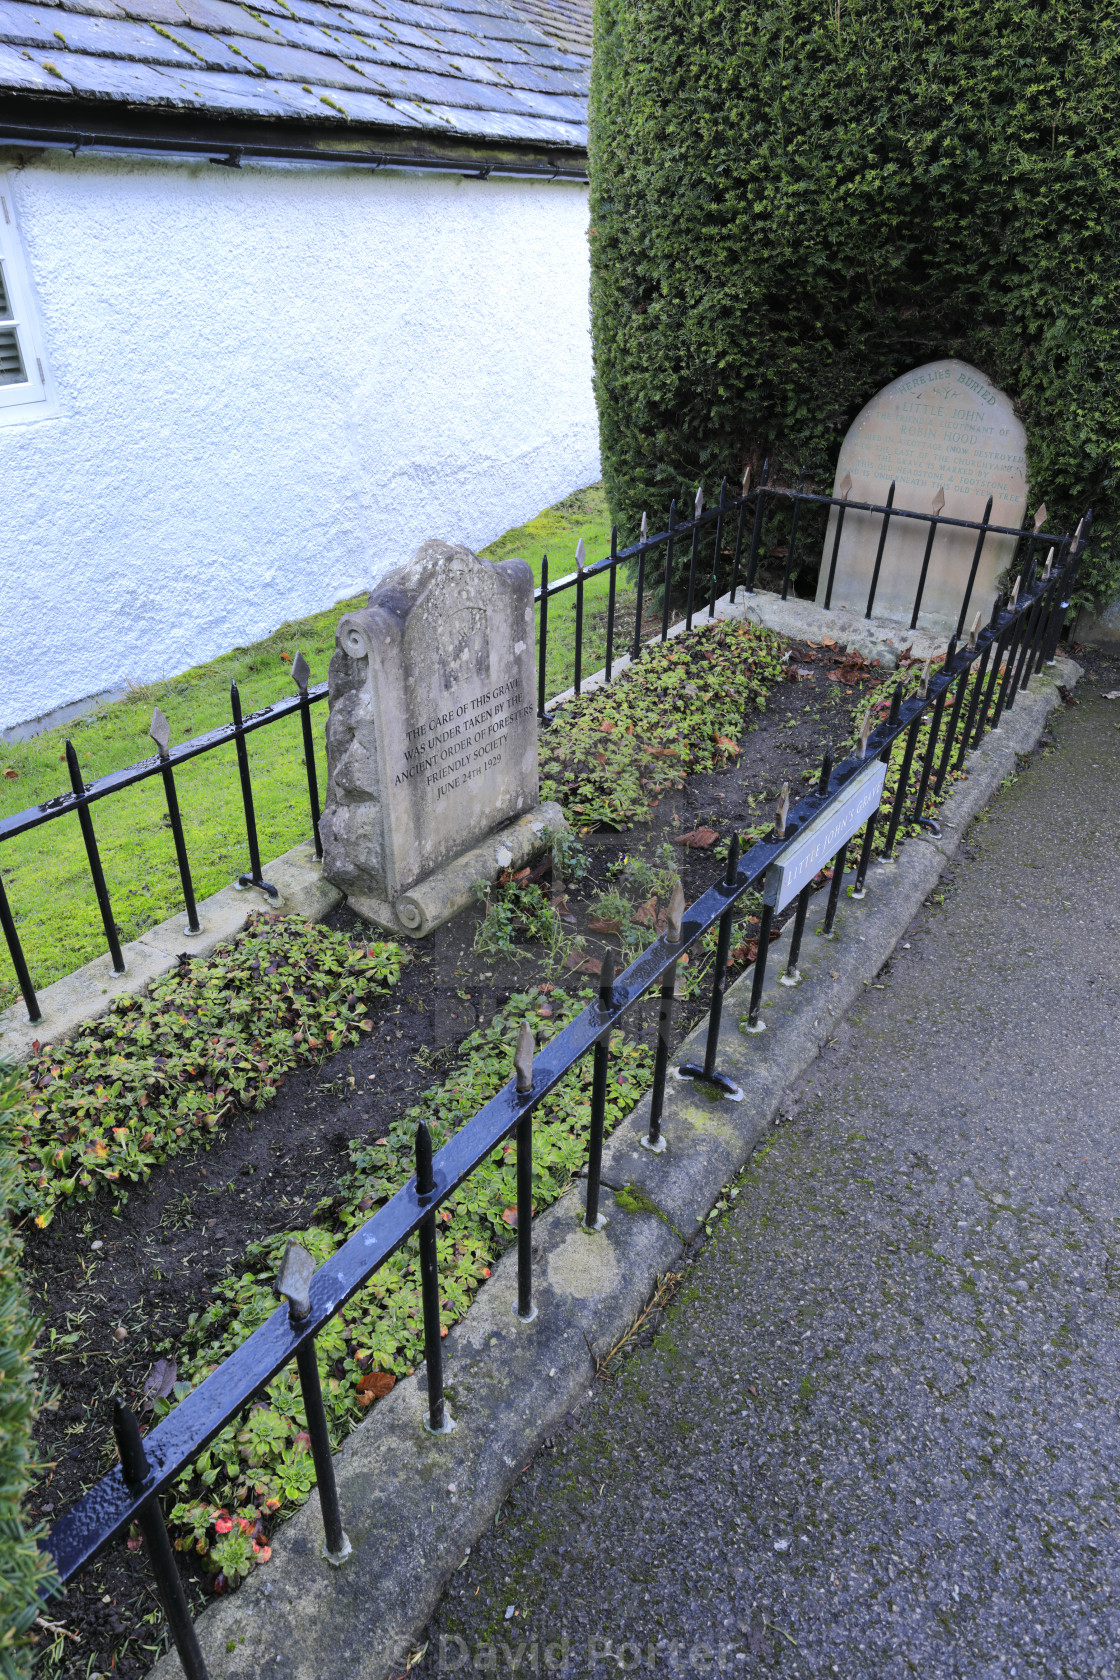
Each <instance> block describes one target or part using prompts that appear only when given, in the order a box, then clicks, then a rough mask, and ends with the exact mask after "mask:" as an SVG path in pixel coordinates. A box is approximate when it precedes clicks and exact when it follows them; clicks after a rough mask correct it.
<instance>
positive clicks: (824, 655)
mask: <svg viewBox="0 0 1120 1680" xmlns="http://www.w3.org/2000/svg"><path fill="white" fill-rule="evenodd" d="M792 646H793V649H794V663H800V664H801V666H802V669H806V668H808V669H811V670H812V672H813V675H812V676H811V677H804V678H803V679H802V680H799V681H796V682H787V681H782V682H779V683H778V684H777V685H776V686H775V688H774V689H773V690H772V692H771V694H770V697H769V699H768V702H767V706H766V710H765V711H764V712H762V713H759V714H752V716H751V718H750V719H748V720H747V721H748V726H747V727H746V728H745V729H744V732H743V734H742V736H741V745H742V749H743V750H742V753H741V757H740V758H739V760H738V762H737V763H734V764H728V765H727V766H726V767H724V768H721V769H718V770H715V771H713V772H710V773H708V774H698V775H692V776H690V777H688V778H687V780H686V782H685V785H684V786H683V787H682V788H680V789H679V790H676V791H673V792H670V793H668V794H666V795H665V796H664V797H662V798H661V799H660V801H659V803H658V804H657V806H656V809H655V810H654V811H653V813H652V817H651V820H650V821H648V822H644V823H641V824H638V825H636V826H635V827H633V828H630V829H628V830H626V831H623V832H611V831H608V830H603V829H600V830H597V831H595V832H590V833H585V834H584V835H582V836H581V844H582V846H583V848H584V850H585V852H586V856H587V873H586V875H585V876H584V878H583V879H581V880H578V881H569V882H568V883H567V906H566V911H565V913H566V914H567V915H569V916H571V917H573V918H574V926H573V925H572V924H571V923H566V924H565V927H564V931H565V933H566V934H573V933H579V934H582V935H584V937H585V942H586V950H585V952H584V953H583V954H584V955H586V956H588V957H590V958H592V959H594V958H595V957H598V956H601V954H602V952H603V951H604V950H605V948H606V946H607V944H609V943H611V942H612V941H611V940H610V936H609V935H603V934H596V933H594V932H589V931H588V926H587V924H588V922H589V920H591V919H592V917H593V906H594V905H595V904H596V903H597V901H598V900H599V899H600V898H601V897H602V895H604V894H606V893H607V892H608V891H609V890H610V889H611V888H612V887H614V886H616V885H617V882H618V868H617V866H618V865H619V864H620V861H621V860H622V859H623V858H627V857H628V858H631V859H633V858H635V857H637V858H640V859H643V860H645V862H646V863H648V864H650V865H654V864H655V863H658V862H660V861H663V857H662V860H658V853H659V851H662V853H663V848H664V847H665V846H666V844H667V843H672V842H674V841H675V840H676V839H677V838H678V837H679V836H680V835H682V834H685V833H689V832H692V831H695V830H697V829H699V828H701V827H710V828H712V829H714V830H715V831H716V833H717V835H718V836H719V838H720V839H721V840H724V841H726V840H727V839H728V837H729V836H730V835H731V834H732V832H734V831H735V830H736V829H738V830H739V831H740V832H742V831H743V830H745V829H747V828H749V827H751V826H752V825H754V824H757V823H759V822H761V821H764V820H766V819H767V818H768V816H769V814H770V812H771V810H772V807H773V804H774V802H775V800H776V798H777V795H778V791H779V789H780V787H781V784H782V782H783V781H784V780H788V781H789V782H790V784H791V797H792V798H793V799H796V798H797V797H798V796H799V795H800V794H801V793H803V792H804V791H806V789H807V788H808V786H809V785H810V784H811V783H812V782H813V780H815V778H816V775H817V773H818V770H819V765H820V762H821V758H822V755H823V753H824V752H825V751H826V750H829V749H833V748H838V747H839V746H840V744H841V743H842V742H843V741H844V740H845V739H846V738H847V737H848V736H849V735H850V733H851V731H852V727H853V719H855V718H856V717H857V716H861V715H862V712H863V710H864V709H865V708H866V704H867V700H866V696H867V695H868V693H869V692H871V691H872V689H873V688H874V687H875V686H876V685H877V683H878V682H879V681H880V680H881V679H882V677H883V675H884V673H882V672H881V671H879V670H878V669H877V668H873V669H869V670H868V672H867V673H866V675H865V676H864V677H862V679H861V678H859V677H852V678H851V679H850V680H839V681H836V680H829V667H830V666H831V667H832V668H833V674H834V675H835V673H836V671H838V670H839V667H840V666H841V664H842V657H841V656H840V654H839V652H838V651H836V652H835V653H832V652H830V651H828V650H820V649H817V650H816V653H815V662H814V655H813V653H812V652H811V651H810V650H809V649H807V648H805V647H804V646H799V645H798V644H792ZM543 745H544V744H543V743H542V751H543ZM716 850H718V847H716V846H714V845H713V847H712V848H711V849H708V850H693V849H690V848H688V847H685V846H683V845H673V847H672V852H673V859H674V863H675V865H676V867H677V869H678V871H679V873H680V874H681V877H682V879H683V882H684V888H685V895H686V899H687V900H688V901H689V902H691V901H692V900H694V899H695V898H696V897H698V896H699V894H700V893H701V892H702V891H703V890H704V889H705V888H706V887H707V886H708V885H709V884H710V883H711V882H712V880H713V879H714V878H715V877H716V875H717V874H718V871H719V867H720V865H719V863H718V861H717V858H716V856H715V855H713V854H714V852H715V851H716ZM663 856H664V854H663ZM612 866H615V868H614V869H613V870H612ZM481 918H482V911H481V909H474V910H471V911H469V912H467V913H464V914H463V915H461V916H460V917H458V918H457V919H456V920H455V921H453V922H451V923H450V924H449V925H447V926H446V927H443V928H440V929H438V930H437V931H436V932H435V933H434V934H432V935H430V936H429V937H428V938H426V939H424V940H422V941H419V942H418V943H416V944H415V945H412V946H410V947H409V948H408V949H409V954H410V956H411V959H412V960H411V961H410V962H409V963H408V965H407V966H406V967H405V969H404V971H403V973H402V975H401V978H400V981H399V983H398V985H397V986H396V988H395V989H394V990H393V991H392V992H391V993H390V994H389V995H388V996H387V997H386V998H385V999H384V1000H383V1002H382V1003H381V1004H380V1006H379V1007H378V1008H376V1009H373V1010H371V1011H370V1013H371V1017H372V1019H373V1022H374V1025H373V1030H372V1031H371V1032H369V1033H367V1034H366V1035H365V1036H363V1037H362V1039H361V1040H360V1042H359V1043H358V1044H357V1045H356V1046H354V1047H353V1048H350V1049H346V1050H343V1051H341V1052H339V1053H338V1054H337V1055H335V1056H333V1057H331V1058H329V1059H328V1060H326V1061H325V1062H323V1063H322V1064H321V1065H320V1066H319V1067H317V1068H311V1069H303V1070H300V1071H297V1072H295V1073H292V1074H290V1075H288V1077H287V1078H286V1079H285V1081H284V1082H283V1084H282V1086H281V1088H280V1090H279V1092H278V1094H277V1096H276V1098H275V1100H274V1101H273V1102H272V1103H271V1104H270V1105H269V1106H268V1107H267V1108H265V1109H264V1110H262V1111H261V1112H259V1113H257V1114H255V1115H239V1116H237V1117H236V1118H235V1119H234V1121H233V1122H232V1123H231V1124H229V1125H228V1126H226V1127H225V1128H224V1129H220V1130H219V1131H217V1132H216V1133H214V1134H213V1135H212V1136H211V1138H210V1139H209V1146H208V1147H206V1148H200V1149H199V1150H198V1151H197V1152H196V1153H195V1154H193V1155H180V1156H178V1157H177V1158H176V1159H175V1160H174V1161H173V1162H169V1163H164V1164H162V1165H159V1166H157V1167H155V1168H154V1169H153V1171H152V1173H151V1176H150V1178H149V1179H148V1181H147V1182H146V1183H144V1184H141V1185H138V1186H133V1187H130V1189H129V1193H128V1199H127V1203H126V1205H125V1206H124V1207H123V1209H122V1210H121V1211H120V1213H119V1214H114V1212H113V1208H112V1198H111V1196H110V1195H108V1194H106V1193H105V1192H104V1191H102V1192H101V1193H100V1194H99V1195H98V1196H97V1197H95V1199H93V1200H92V1201H87V1202H85V1203H83V1204H80V1205H76V1206H71V1205H67V1206H65V1207H64V1208H62V1209H61V1210H60V1212H59V1214H58V1216H57V1217H56V1218H55V1220H54V1222H53V1223H52V1224H51V1225H50V1226H49V1227H48V1229H47V1230H46V1231H42V1232H38V1231H35V1230H28V1231H27V1232H26V1234H25V1241H26V1248H25V1270H26V1274H27V1279H28V1285H29V1288H30V1290H31V1293H32V1298H33V1300H34V1302H35V1303H36V1306H37V1310H38V1311H39V1313H40V1314H41V1316H42V1318H43V1320H44V1325H45V1329H44V1333H43V1335H42V1337H41V1339H40V1347H41V1349H42V1374H43V1377H44V1379H45V1381H46V1383H47V1384H48V1386H54V1387H57V1390H58V1407H57V1409H56V1410H54V1411H50V1412H47V1413H45V1414H44V1416H43V1417H42V1419H41V1422H40V1427H39V1447H40V1452H41V1456H42V1458H43V1460H44V1461H47V1463H48V1468H47V1470H46V1473H45V1474H44V1476H43V1478H42V1480H41V1481H40V1483H39V1485H38V1486H37V1488H36V1489H35V1490H34V1491H33V1494H32V1496H31V1498H30V1501H29V1515H30V1516H31V1517H32V1518H42V1519H45V1520H47V1521H48V1522H50V1521H53V1520H55V1519H56V1518H57V1517H58V1516H59V1515H60V1514H61V1513H62V1512H63V1511H64V1510H65V1509H66V1507H67V1506H68V1505H70V1504H71V1503H72V1502H73V1501H74V1500H75V1499H76V1498H77V1497H78V1496H79V1495H80V1494H81V1493H82V1492H84V1491H85V1490H86V1489H88V1488H89V1487H90V1486H91V1485H92V1484H93V1483H94V1482H95V1481H96V1480H97V1479H98V1478H99V1477H100V1476H102V1475H103V1474H105V1472H106V1471H107V1470H108V1469H109V1468H110V1467H111V1465H112V1463H113V1461H114V1458H115V1449H114V1448H113V1446H112V1437H111V1432H110V1428H109V1403H110V1399H111V1397H112V1396H113V1395H114V1394H122V1395H123V1396H124V1397H125V1398H126V1399H127V1400H128V1401H129V1403H130V1404H132V1405H133V1406H134V1407H136V1408H137V1409H138V1410H139V1409H140V1407H141V1405H142V1403H143V1383H144V1379H145V1377H146V1376H147V1375H148V1374H149V1372H150V1370H151V1368H152V1365H153V1362H154V1360H155V1358H156V1353H155V1349H156V1348H157V1347H158V1346H159V1344H161V1343H163V1342H165V1341H167V1340H170V1341H171V1343H172V1344H174V1342H175V1339H176V1337H177V1335H179V1334H181V1333H182V1331H183V1330H184V1328H185V1326H186V1324H187V1320H188V1318H189V1316H190V1315H191V1314H192V1313H197V1312H198V1311H199V1310H200V1309H201V1308H202V1307H203V1306H204V1305H206V1304H207V1302H208V1301H209V1300H210V1299H211V1291H212V1289H213V1287H214V1285H215V1283H216V1282H217V1281H218V1280H219V1279H220V1278H223V1277H225V1276H227V1275H228V1274H230V1273H231V1272H232V1273H234V1274H236V1273H238V1272H239V1271H240V1269H241V1267H242V1265H243V1263H244V1256H245V1252H246V1249H247V1246H248V1245H249V1244H250V1243H253V1242H256V1241H259V1240H260V1239H261V1238H263V1237H266V1236H269V1235H271V1234H274V1233H277V1232H283V1231H287V1230H291V1229H297V1228H299V1227H300V1226H301V1225H304V1224H307V1223H308V1222H310V1220H311V1218H312V1215H313V1213H314V1211H315V1209H316V1207H317V1206H318V1205H320V1204H321V1202H322V1200H323V1198H325V1197H329V1196H330V1195H331V1194H332V1192H333V1190H334V1188H335V1186H336V1184H337V1182H338V1178H339V1174H340V1172H341V1171H342V1170H345V1169H346V1168H347V1167H348V1165H349V1162H348V1156H347V1146H348V1144H349V1142H350V1141H351V1140H352V1139H355V1138H360V1137H374V1136H378V1135H380V1133H381V1132H382V1131H383V1130H385V1129H387V1127H388V1124H389V1122H390V1120H392V1119H393V1118H395V1117H396V1116H398V1115H399V1114H400V1113H401V1112H402V1111H403V1110H404V1109H406V1108H407V1107H408V1106H409V1105H410V1104H411V1103H413V1102H415V1101H416V1100H417V1099H418V1097H419V1096H420V1094H421V1093H422V1092H423V1091H424V1090H426V1089H427V1088H429V1087H430V1086H432V1085H433V1084H436V1083H438V1082H439V1081H441V1080H442V1079H443V1078H445V1077H446V1075H447V1073H448V1071H449V1070H450V1068H451V1067H452V1065H453V1063H454V1060H455V1052H456V1047H457V1046H458V1045H459V1043H460V1042H461V1041H462V1039H463V1038H464V1037H465V1036H466V1035H467V1034H468V1033H470V1032H472V1031H473V1030H474V1029H475V1028H476V1027H479V1026H482V1025H485V1024H486V1023H488V1022H489V1021H490V1020H491V1018H492V1017H493V1016H494V1014H495V1012H496V1011H497V1010H499V1009H500V1007H501V1005H502V1004H503V1003H504V1002H505V1001H506V1000H507V999H508V997H509V995H510V993H511V992H521V991H525V990H526V989H527V988H528V987H529V986H531V985H533V984H534V983H536V982H539V981H544V980H547V979H553V980H555V979H557V975H556V974H555V972H551V973H550V972H549V970H548V969H547V967H546V962H545V959H544V956H543V953H542V952H541V949H540V947H526V948H525V950H524V951H523V952H522V953H520V955H519V958H518V959H513V958H511V957H509V956H508V955H506V954H498V955H492V954H486V953H482V952H477V951H476V950H475V949H474V941H475V936H476V933H477V930H478V927H479V924H480V921H481ZM332 924H333V925H334V926H335V927H336V928H337V929H338V930H340V931H344V932H348V931H350V930H353V933H354V936H355V941H359V940H362V941H368V939H369V929H368V928H367V927H366V926H365V924H362V923H359V922H357V921H356V919H355V918H354V917H353V916H352V915H351V913H350V912H349V911H347V910H342V911H339V912H337V913H336V914H335V916H334V917H333V918H332ZM563 983H564V984H565V985H566V986H567V988H568V989H569V990H575V988H576V986H577V985H580V984H587V983H588V980H587V976H586V975H584V976H579V975H573V976H569V977H568V978H567V979H566V980H565V981H564V982H563ZM706 1007H707V988H706V987H701V988H700V989H699V991H698V993H697V995H696V997H695V998H693V999H690V1000H686V1001H682V1004H681V1006H680V1009H679V1011H678V1017H677V1027H678V1029H679V1033H680V1035H681V1036H683V1035H684V1033H685V1032H686V1031H687V1030H688V1029H689V1027H690V1026H691V1025H692V1024H693V1023H694V1022H695V1020H696V1019H698V1018H699V1017H700V1016H701V1015H702V1014H703V1013H705V1011H706ZM655 1008H656V1004H655V1003H653V1004H650V1005H647V1006H646V1018H645V1030H646V1032H647V1033H648V1030H649V1025H650V1023H651V1022H652V1020H653V1019H654V1012H655ZM628 1025H629V1031H630V1032H631V1033H632V1034H637V1033H638V1032H639V1031H640V1030H641V1028H640V1023H639V1019H638V1018H637V1015H636V1012H632V1016H631V1018H630V1021H629V1023H628ZM510 1237H511V1240H512V1232H511V1233H510ZM95 1244H96V1245H98V1246H96V1247H95V1246H94V1245H95ZM186 1568H187V1573H188V1574H189V1575H190V1577H191V1578H190V1584H189V1590H190V1592H191V1593H192V1595H193V1597H194V1599H195V1601H196V1603H197V1605H198V1606H199V1607H201V1604H202V1602H203V1601H204V1599H205V1596H206V1583H205V1580H204V1578H203V1576H202V1574H201V1572H194V1571H193V1570H192V1566H191V1565H190V1564H187V1566H186ZM47 1614H48V1616H49V1618H50V1621H51V1622H53V1623H55V1624H57V1625H58V1626H60V1627H62V1628H65V1629H66V1630H67V1633H66V1634H62V1633H58V1634H51V1633H48V1632H46V1631H44V1632H43V1636H42V1645H41V1647H40V1648H41V1649H42V1650H43V1651H44V1655H45V1656H46V1662H45V1663H44V1664H43V1666H42V1667H40V1669H38V1670H37V1672H39V1673H45V1674H47V1675H50V1676H52V1677H53V1676H66V1677H67V1680H71V1677H72V1680H78V1677H79V1676H80V1677H82V1680H88V1677H89V1676H91V1675H96V1674H101V1673H104V1674H108V1673H112V1674H114V1675H120V1676H121V1677H122V1680H134V1677H138V1676H140V1675H142V1674H144V1673H145V1672H146V1671H147V1669H148V1667H149V1666H150V1664H151V1663H152V1661H153V1660H154V1659H155V1657H156V1655H157V1654H158V1652H159V1651H160V1650H161V1649H162V1648H163V1644H164V1640H165V1632H164V1629H163V1625H162V1613H161V1612H160V1609H159V1606H158V1603H157V1600H156V1598H155V1594H154V1588H153V1586H152V1584H151V1578H150V1574H149V1570H148V1566H147V1562H146V1560H145V1557H144V1554H143V1552H142V1551H140V1550H130V1549H128V1548H127V1547H126V1545H125V1543H124V1542H123V1540H122V1541H120V1542H118V1543H116V1544H114V1545H113V1546H112V1547H111V1548H110V1549H109V1551H108V1552H107V1554H106V1555H105V1556H104V1557H103V1558H102V1559H101V1560H100V1561H99V1562H98V1563H97V1564H95V1565H94V1566H93V1567H92V1568H91V1569H90V1570H88V1571H87V1572H86V1573H85V1575H84V1576H83V1577H82V1578H81V1579H80V1580H79V1581H77V1582H75V1583H74V1584H73V1585H72V1586H71V1587H70V1589H69V1590H68V1592H67V1593H66V1595H65V1597H64V1598H63V1599H62V1600H59V1601H56V1602H55V1603H54V1604H53V1605H52V1606H51V1607H50V1608H49V1610H48V1612H47ZM71 1636H76V1637H71ZM48 1648H49V1649H48Z"/></svg>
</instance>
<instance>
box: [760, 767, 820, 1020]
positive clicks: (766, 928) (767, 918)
mask: <svg viewBox="0 0 1120 1680" xmlns="http://www.w3.org/2000/svg"><path fill="white" fill-rule="evenodd" d="M831 774H832V755H831V754H830V753H826V754H825V759H824V764H823V765H822V766H821V781H822V784H823V785H827V783H826V775H831ZM788 815H789V783H788V782H786V783H785V785H784V786H783V788H782V798H781V802H780V804H779V806H778V817H777V822H776V824H775V827H774V833H773V836H772V838H773V839H775V840H782V839H784V838H785V832H786V817H787V816H788ZM773 925H774V906H773V904H772V903H770V901H769V899H768V898H764V899H763V902H762V915H761V916H760V917H759V921H758V944H757V945H756V947H755V958H754V974H753V976H752V977H751V1001H750V1004H749V1006H748V1009H747V1025H746V1031H747V1032H749V1033H760V1032H765V1031H766V1022H765V1021H763V1020H760V1019H759V1016H760V1014H761V1010H762V988H763V986H764V985H765V984H766V962H767V958H768V956H769V954H770V929H771V928H772V927H773Z"/></svg>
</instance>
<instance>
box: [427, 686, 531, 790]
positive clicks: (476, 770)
mask: <svg viewBox="0 0 1120 1680" xmlns="http://www.w3.org/2000/svg"><path fill="white" fill-rule="evenodd" d="M532 710H533V708H532V706H531V705H527V704H526V702H525V696H524V694H523V692H522V687H521V682H520V679H519V678H514V679H513V680H512V681H510V682H504V683H499V684H498V685H497V687H496V688H492V689H486V690H484V691H483V693H481V694H476V695H474V696H473V698H471V699H470V700H461V701H460V702H459V703H458V705H455V706H449V707H448V708H447V710H446V711H443V712H440V713H439V714H438V715H437V716H436V717H432V718H429V719H428V720H427V722H425V723H418V724H417V725H416V726H415V727H414V728H412V729H409V730H407V731H406V733H405V748H404V763H403V765H402V767H401V768H400V769H399V770H398V771H397V774H396V785H397V786H399V785H400V784H401V783H402V782H410V781H412V780H413V779H414V778H416V777H418V776H422V777H423V778H424V786H425V787H427V788H431V789H433V790H434V793H435V797H436V799H444V798H446V797H447V796H448V795H449V794H451V793H454V792H455V791H456V789H458V788H461V787H465V786H466V785H467V784H468V783H469V782H472V781H476V780H477V779H478V778H479V777H480V776H484V775H485V774H486V772H487V771H489V770H495V769H497V768H498V766H499V765H500V764H501V762H502V752H503V749H504V747H505V746H506V744H507V742H508V739H509V732H510V729H511V727H512V726H514V725H515V724H517V723H518V722H520V721H521V720H522V719H523V718H525V717H526V715H530V714H531V713H532Z"/></svg>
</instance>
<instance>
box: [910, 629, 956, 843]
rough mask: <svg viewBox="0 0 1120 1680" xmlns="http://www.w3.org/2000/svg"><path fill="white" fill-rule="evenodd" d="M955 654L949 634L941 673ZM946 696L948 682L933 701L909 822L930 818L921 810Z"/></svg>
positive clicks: (923, 805)
mask: <svg viewBox="0 0 1120 1680" xmlns="http://www.w3.org/2000/svg"><path fill="white" fill-rule="evenodd" d="M956 654H957V638H956V637H955V636H950V637H949V646H948V649H947V650H946V653H945V663H944V665H943V666H942V667H941V673H942V675H944V674H945V673H946V672H947V671H948V670H949V668H950V666H951V665H952V663H953V660H954V659H955V658H956ZM948 696H949V684H948V683H946V684H945V687H944V688H943V689H942V690H941V692H940V694H939V695H938V696H937V699H936V700H935V701H934V703H933V716H932V718H931V720H930V726H929V740H928V741H927V743H926V754H925V757H924V758H923V760H922V779H921V781H920V782H919V783H918V797H917V798H916V799H915V801H914V809H913V811H912V812H911V814H910V821H911V822H916V823H923V824H924V823H925V822H928V821H929V820H930V819H928V818H926V819H923V817H922V811H923V809H924V808H925V803H926V793H927V791H928V789H929V778H930V772H931V771H932V769H933V757H934V754H935V753H936V751H937V742H938V738H939V736H940V734H941V719H942V716H943V714H944V711H945V701H946V700H947V699H948Z"/></svg>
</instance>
